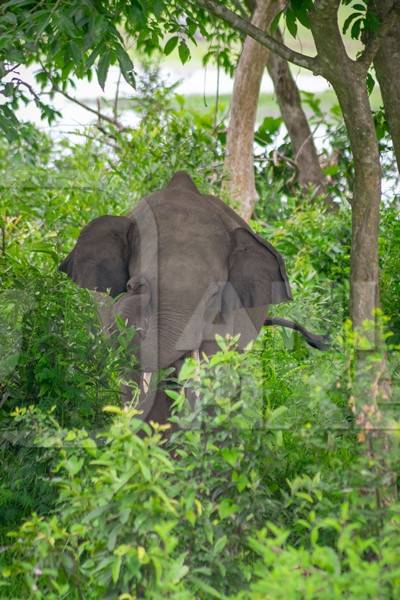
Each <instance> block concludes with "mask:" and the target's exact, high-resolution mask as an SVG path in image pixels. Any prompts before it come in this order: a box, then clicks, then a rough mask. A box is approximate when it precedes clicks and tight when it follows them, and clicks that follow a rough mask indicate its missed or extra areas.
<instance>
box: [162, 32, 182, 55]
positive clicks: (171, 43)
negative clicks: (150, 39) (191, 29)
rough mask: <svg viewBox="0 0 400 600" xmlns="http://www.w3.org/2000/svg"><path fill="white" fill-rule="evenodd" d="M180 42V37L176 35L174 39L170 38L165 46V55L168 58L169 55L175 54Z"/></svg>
mask: <svg viewBox="0 0 400 600" xmlns="http://www.w3.org/2000/svg"><path fill="white" fill-rule="evenodd" d="M178 42H179V37H178V36H177V35H175V36H174V37H172V38H169V40H168V42H167V43H166V44H165V46H164V54H165V55H166V56H168V54H171V52H173V51H174V50H175V48H176V46H177V45H178Z"/></svg>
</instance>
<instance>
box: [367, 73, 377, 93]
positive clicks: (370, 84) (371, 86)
mask: <svg viewBox="0 0 400 600" xmlns="http://www.w3.org/2000/svg"><path fill="white" fill-rule="evenodd" d="M374 87H375V79H374V78H373V77H372V75H371V73H367V88H368V94H370V95H371V94H372V90H373V89H374Z"/></svg>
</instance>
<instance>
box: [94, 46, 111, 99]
mask: <svg viewBox="0 0 400 600" xmlns="http://www.w3.org/2000/svg"><path fill="white" fill-rule="evenodd" d="M110 60H111V52H110V51H109V50H106V51H105V52H104V54H103V55H102V56H101V57H100V60H99V64H98V65H97V79H98V82H99V85H100V87H101V89H102V90H103V91H104V85H105V83H106V79H107V73H108V69H109V68H110Z"/></svg>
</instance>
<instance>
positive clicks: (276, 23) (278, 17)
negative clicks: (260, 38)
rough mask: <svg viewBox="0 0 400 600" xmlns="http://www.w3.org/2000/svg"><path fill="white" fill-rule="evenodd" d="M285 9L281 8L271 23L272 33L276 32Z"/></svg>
mask: <svg viewBox="0 0 400 600" xmlns="http://www.w3.org/2000/svg"><path fill="white" fill-rule="evenodd" d="M283 13H284V10H283V9H282V10H280V11H279V12H278V13H277V14H276V15H275V17H274V18H273V19H272V22H271V25H270V32H271V33H275V32H276V30H277V29H278V27H279V21H280V20H281V16H282V15H283Z"/></svg>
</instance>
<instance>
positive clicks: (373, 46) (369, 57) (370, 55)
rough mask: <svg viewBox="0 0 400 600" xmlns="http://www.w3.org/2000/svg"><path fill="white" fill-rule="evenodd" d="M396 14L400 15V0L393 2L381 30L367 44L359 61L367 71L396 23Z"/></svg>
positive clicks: (383, 20)
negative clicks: (394, 17)
mask: <svg viewBox="0 0 400 600" xmlns="http://www.w3.org/2000/svg"><path fill="white" fill-rule="evenodd" d="M395 12H398V13H399V14H400V0H393V4H392V6H391V8H390V9H389V10H388V12H387V13H386V15H385V16H384V17H383V19H382V22H381V25H380V27H379V30H378V31H377V33H376V34H375V35H373V36H371V38H370V40H369V42H367V44H366V45H365V48H364V50H363V52H362V53H361V54H360V56H359V57H358V59H357V62H359V63H360V64H361V65H363V66H364V67H365V68H366V69H367V70H368V69H369V67H370V65H371V63H372V61H373V60H374V58H375V55H376V53H377V52H378V50H379V46H380V45H381V42H382V40H383V38H384V37H385V36H386V35H387V34H388V33H389V31H390V29H391V28H392V26H393V24H394V23H395V19H393V15H394V13H395Z"/></svg>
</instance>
